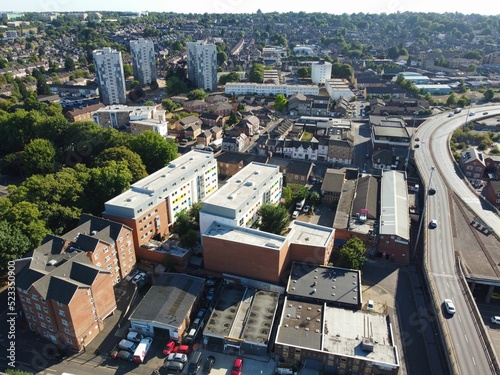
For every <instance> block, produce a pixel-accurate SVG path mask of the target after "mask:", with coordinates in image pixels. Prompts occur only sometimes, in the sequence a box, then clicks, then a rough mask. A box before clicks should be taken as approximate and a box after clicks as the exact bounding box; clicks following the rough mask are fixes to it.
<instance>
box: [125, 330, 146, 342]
mask: <svg viewBox="0 0 500 375" xmlns="http://www.w3.org/2000/svg"><path fill="white" fill-rule="evenodd" d="M143 338H144V336H143V335H141V334H140V333H138V332H134V331H129V332H128V334H127V340H130V341H133V342H141V340H142V339H143Z"/></svg>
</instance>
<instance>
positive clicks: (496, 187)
mask: <svg viewBox="0 0 500 375" xmlns="http://www.w3.org/2000/svg"><path fill="white" fill-rule="evenodd" d="M485 198H486V199H487V200H488V202H490V203H491V204H492V205H493V206H495V207H496V208H497V209H499V210H500V181H492V180H490V181H488V183H487V184H486V194H485Z"/></svg>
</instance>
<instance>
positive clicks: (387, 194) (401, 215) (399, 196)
mask: <svg viewBox="0 0 500 375" xmlns="http://www.w3.org/2000/svg"><path fill="white" fill-rule="evenodd" d="M409 212H410V207H409V205H408V192H407V187H406V178H405V174H404V172H401V171H385V172H384V173H383V174H382V179H381V185H380V229H379V233H380V234H382V235H396V236H398V237H401V238H403V239H405V240H409V239H410V217H409Z"/></svg>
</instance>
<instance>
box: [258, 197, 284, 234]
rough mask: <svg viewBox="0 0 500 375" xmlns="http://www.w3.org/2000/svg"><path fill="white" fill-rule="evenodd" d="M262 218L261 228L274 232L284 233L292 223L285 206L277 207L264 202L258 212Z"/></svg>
mask: <svg viewBox="0 0 500 375" xmlns="http://www.w3.org/2000/svg"><path fill="white" fill-rule="evenodd" d="M257 214H258V215H259V218H260V224H259V229H260V230H262V231H264V232H268V233H274V234H280V235H281V234H283V233H284V232H285V230H286V228H288V225H289V224H290V215H289V213H288V211H287V209H286V208H285V207H283V206H278V207H275V206H274V205H273V204H270V203H264V204H263V205H262V206H260V208H259V211H258V212H257Z"/></svg>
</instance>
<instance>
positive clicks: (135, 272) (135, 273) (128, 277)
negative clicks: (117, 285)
mask: <svg viewBox="0 0 500 375" xmlns="http://www.w3.org/2000/svg"><path fill="white" fill-rule="evenodd" d="M139 272H141V271H139V270H138V269H135V270H133V271H132V272H130V273H129V274H128V275H127V276H125V280H127V281H132V279H133V278H134V277H136V276H137V274H138V273H139Z"/></svg>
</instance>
